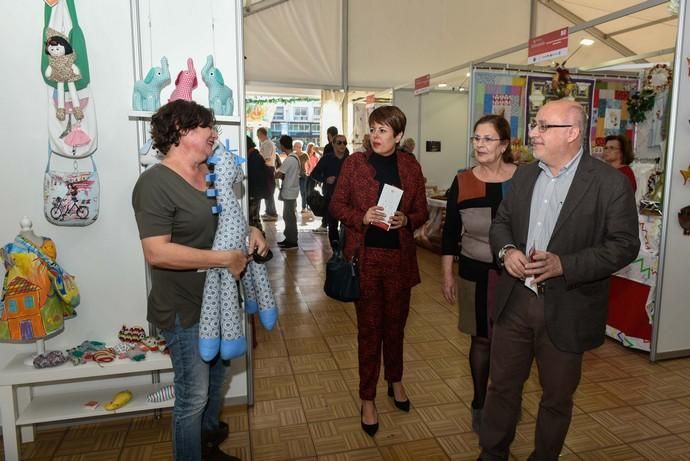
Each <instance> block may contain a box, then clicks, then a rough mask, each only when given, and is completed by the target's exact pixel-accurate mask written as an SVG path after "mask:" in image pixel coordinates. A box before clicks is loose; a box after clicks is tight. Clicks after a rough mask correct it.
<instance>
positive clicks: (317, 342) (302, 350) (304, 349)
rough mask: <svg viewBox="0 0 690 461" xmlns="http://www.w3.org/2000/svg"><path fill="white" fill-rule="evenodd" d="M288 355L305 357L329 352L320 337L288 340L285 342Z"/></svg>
mask: <svg viewBox="0 0 690 461" xmlns="http://www.w3.org/2000/svg"><path fill="white" fill-rule="evenodd" d="M285 346H286V347H287V350H288V354H290V355H307V354H320V353H325V352H330V349H329V348H328V345H327V344H326V341H324V339H323V338H322V337H320V336H315V337H311V338H290V339H286V340H285Z"/></svg>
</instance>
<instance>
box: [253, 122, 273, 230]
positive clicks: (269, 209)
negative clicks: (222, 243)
mask: <svg viewBox="0 0 690 461" xmlns="http://www.w3.org/2000/svg"><path fill="white" fill-rule="evenodd" d="M256 136H257V138H259V152H260V153H261V156H262V157H263V158H264V161H265V162H266V167H267V168H266V197H265V202H266V213H265V214H264V215H262V216H261V219H263V220H264V221H277V220H278V212H277V211H276V201H275V197H274V193H275V189H276V179H275V171H276V157H277V156H276V146H275V144H273V141H271V140H270V139H268V131H267V130H266V128H264V127H261V128H259V129H258V130H256Z"/></svg>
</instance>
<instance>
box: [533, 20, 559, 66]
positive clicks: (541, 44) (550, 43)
mask: <svg viewBox="0 0 690 461" xmlns="http://www.w3.org/2000/svg"><path fill="white" fill-rule="evenodd" d="M567 54H568V28H567V27H564V28H562V29H559V30H554V31H553V32H549V33H547V34H543V35H540V36H538V37H534V38H532V39H530V41H529V47H528V49H527V64H534V63H537V62H541V61H548V60H550V59H553V58H557V57H559V56H565V55H567Z"/></svg>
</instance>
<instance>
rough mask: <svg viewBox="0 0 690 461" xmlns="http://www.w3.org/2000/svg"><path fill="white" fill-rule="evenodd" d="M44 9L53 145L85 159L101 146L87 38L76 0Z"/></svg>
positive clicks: (44, 56) (44, 64)
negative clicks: (91, 86)
mask: <svg viewBox="0 0 690 461" xmlns="http://www.w3.org/2000/svg"><path fill="white" fill-rule="evenodd" d="M44 8H45V14H44V16H45V27H44V29H43V41H44V47H43V53H42V54H41V72H42V75H43V78H44V81H45V83H46V88H47V103H48V132H49V140H50V147H51V149H52V150H53V152H55V153H56V154H58V155H62V156H65V157H70V158H84V157H87V156H89V155H91V154H92V153H93V152H94V151H95V150H96V147H97V146H98V136H97V126H96V111H95V107H94V102H93V95H92V93H91V89H90V86H89V84H90V73H89V60H88V56H87V52H86V40H85V39H84V34H83V32H82V30H81V28H80V26H79V21H78V19H77V11H76V8H75V6H74V0H59V1H57V2H55V4H54V6H50V5H48V4H46V5H45V6H44Z"/></svg>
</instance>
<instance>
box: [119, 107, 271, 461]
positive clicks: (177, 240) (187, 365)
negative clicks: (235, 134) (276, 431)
mask: <svg viewBox="0 0 690 461" xmlns="http://www.w3.org/2000/svg"><path fill="white" fill-rule="evenodd" d="M214 124H215V120H214V117H213V113H212V112H211V111H209V110H208V109H206V108H205V107H202V106H200V105H199V104H197V103H195V102H193V101H184V100H177V101H173V102H170V103H168V104H166V105H165V106H163V107H161V108H160V109H159V110H158V112H156V114H154V116H153V118H152V119H151V136H152V138H153V142H154V148H155V149H157V150H158V151H159V152H160V153H161V154H162V156H163V157H164V158H163V160H162V161H161V163H160V164H158V165H154V166H152V167H150V168H149V169H147V170H146V171H145V172H144V173H143V174H142V175H141V176H140V177H139V180H138V181H137V184H136V185H135V187H134V192H133V194H132V206H133V207H134V212H135V218H136V221H137V226H138V228H139V236H140V238H141V245H142V248H143V251H144V258H145V259H146V262H147V263H149V265H150V266H151V292H150V294H149V298H148V314H147V319H148V320H149V322H151V323H153V324H154V325H155V326H156V327H157V328H159V329H160V330H161V334H162V335H163V337H164V338H165V340H166V342H167V344H168V347H169V349H170V353H171V358H172V364H173V370H174V373H175V378H174V386H175V407H174V410H173V419H172V424H173V451H174V456H175V459H177V460H185V461H187V460H190V461H197V460H201V459H202V456H203V458H204V459H214V460H215V459H218V460H233V459H237V458H235V457H232V456H229V455H226V454H225V453H223V452H222V451H220V449H219V448H218V445H219V444H220V442H222V440H223V439H224V438H225V436H226V435H227V425H225V424H221V423H220V421H219V417H220V411H221V408H222V404H223V396H224V391H225V389H224V384H225V374H226V369H227V366H226V364H225V363H223V361H221V360H220V358H219V357H217V358H216V359H215V360H213V361H211V362H209V363H206V362H204V361H203V360H202V359H201V357H200V355H199V350H198V341H199V331H198V330H199V316H200V310H201V302H202V293H203V289H204V281H205V278H206V274H205V272H203V271H200V270H203V269H208V268H213V267H225V268H227V270H228V271H230V272H231V273H232V275H233V276H234V277H235V278H239V277H240V275H241V274H242V272H243V271H244V269H245V267H246V265H247V262H248V260H249V258H250V256H248V255H246V254H244V253H243V252H241V251H234V250H229V251H213V250H210V248H211V246H212V244H213V239H214V235H215V230H216V226H217V224H218V223H217V218H216V217H215V216H214V215H213V213H212V210H211V207H212V206H213V205H214V201H213V199H212V198H209V197H207V195H206V189H207V184H206V181H207V178H206V176H207V174H208V173H209V171H208V168H207V166H206V161H207V159H208V157H209V156H210V155H211V153H212V152H213V149H214V146H215V144H216V142H217V138H218V135H217V133H216V131H215V129H214ZM250 229H251V230H250V233H249V246H248V248H249V249H250V251H251V252H255V253H258V254H259V255H261V256H264V255H266V253H267V252H268V246H267V244H266V241H265V240H264V238H263V236H262V234H261V232H260V231H259V230H258V229H256V228H253V227H252V228H250ZM202 447H203V453H202Z"/></svg>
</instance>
